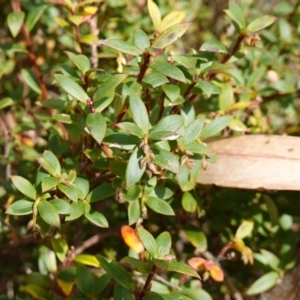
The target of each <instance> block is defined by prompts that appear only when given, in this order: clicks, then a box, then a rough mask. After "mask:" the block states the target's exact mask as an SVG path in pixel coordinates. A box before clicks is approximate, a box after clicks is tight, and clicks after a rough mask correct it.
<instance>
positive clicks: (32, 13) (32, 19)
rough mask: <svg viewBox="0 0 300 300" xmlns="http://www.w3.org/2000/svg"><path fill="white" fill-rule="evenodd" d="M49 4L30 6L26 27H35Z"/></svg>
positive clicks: (29, 28)
mask: <svg viewBox="0 0 300 300" xmlns="http://www.w3.org/2000/svg"><path fill="white" fill-rule="evenodd" d="M47 7H48V5H36V4H35V6H34V7H32V8H30V10H29V12H28V14H27V17H26V21H25V27H26V28H27V29H28V30H29V31H31V29H32V28H33V27H34V25H35V24H36V23H37V21H38V20H39V19H40V17H41V16H42V15H43V13H44V12H45V10H46V9H47Z"/></svg>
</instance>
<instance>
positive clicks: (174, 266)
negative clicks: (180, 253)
mask: <svg viewBox="0 0 300 300" xmlns="http://www.w3.org/2000/svg"><path fill="white" fill-rule="evenodd" d="M168 271H173V272H176V273H180V274H186V275H190V276H192V277H196V278H199V279H200V276H199V274H198V273H197V272H196V271H195V270H194V269H193V268H191V267H190V266H188V265H187V264H184V263H182V262H178V261H170V263H169V266H168Z"/></svg>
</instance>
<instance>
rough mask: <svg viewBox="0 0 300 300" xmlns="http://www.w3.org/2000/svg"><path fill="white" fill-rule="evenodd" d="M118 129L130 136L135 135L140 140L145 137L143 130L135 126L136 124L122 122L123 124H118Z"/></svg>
mask: <svg viewBox="0 0 300 300" xmlns="http://www.w3.org/2000/svg"><path fill="white" fill-rule="evenodd" d="M117 127H119V128H120V129H121V130H122V131H124V132H126V133H128V134H131V135H135V136H137V137H140V138H142V137H143V136H144V132H143V130H142V129H141V128H140V127H138V126H137V125H135V124H134V123H130V122H122V123H118V124H117Z"/></svg>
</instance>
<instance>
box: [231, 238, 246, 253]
mask: <svg viewBox="0 0 300 300" xmlns="http://www.w3.org/2000/svg"><path fill="white" fill-rule="evenodd" d="M232 248H233V249H235V250H236V251H238V252H241V253H242V252H244V251H245V248H246V246H245V243H244V242H243V241H242V240H241V239H239V238H235V239H234V240H233V244H232Z"/></svg>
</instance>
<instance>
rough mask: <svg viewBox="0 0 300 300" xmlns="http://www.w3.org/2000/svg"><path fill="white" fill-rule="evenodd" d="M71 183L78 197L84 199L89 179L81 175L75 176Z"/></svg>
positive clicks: (88, 188)
mask: <svg viewBox="0 0 300 300" xmlns="http://www.w3.org/2000/svg"><path fill="white" fill-rule="evenodd" d="M73 185H74V186H75V187H76V189H77V194H78V198H79V199H81V200H84V199H85V198H86V197H87V195H88V193H89V191H90V183H89V181H88V180H87V179H85V178H82V177H76V179H75V180H74V182H73Z"/></svg>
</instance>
